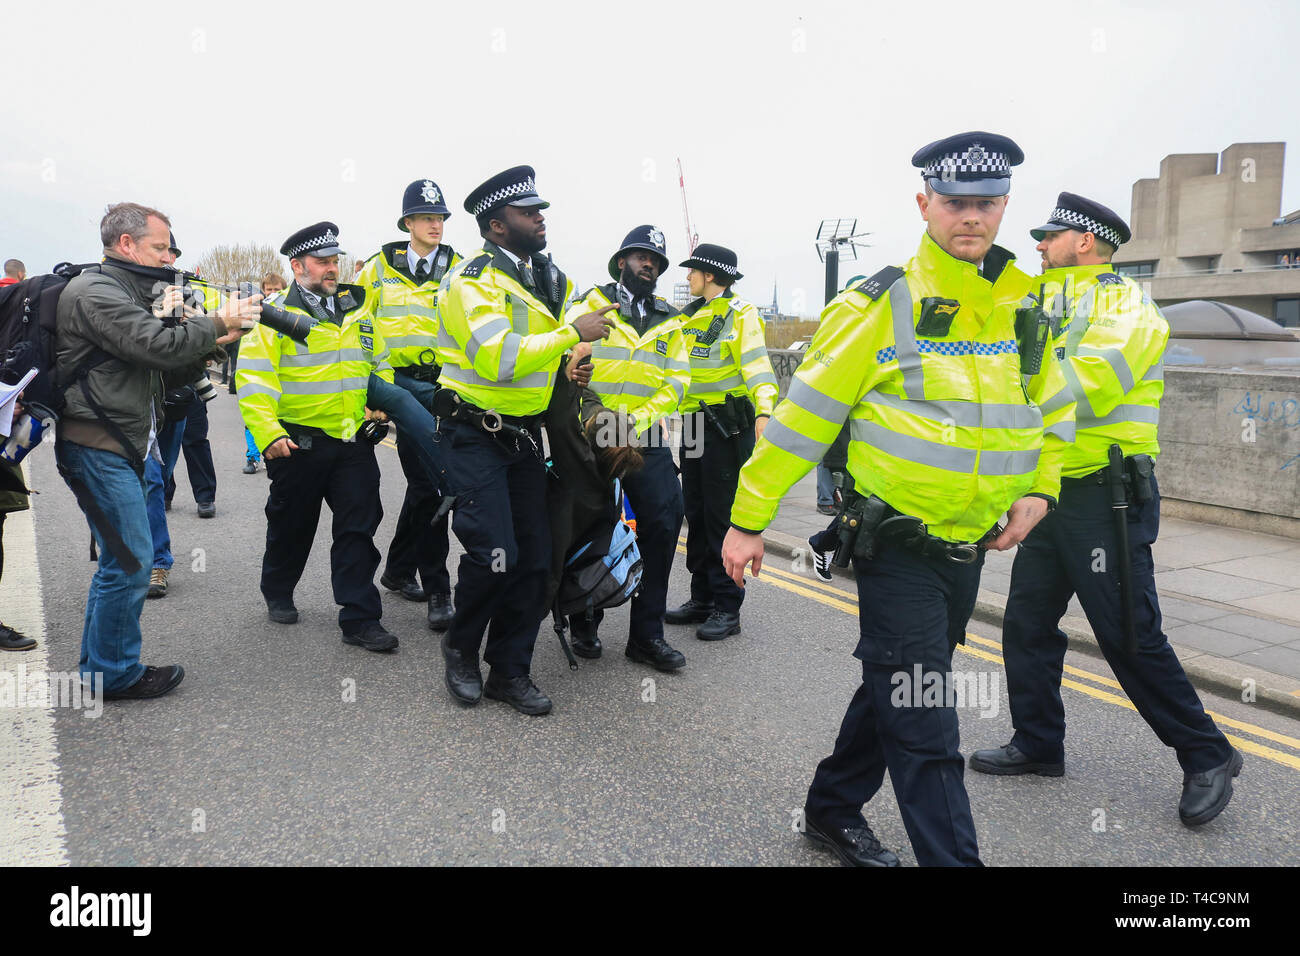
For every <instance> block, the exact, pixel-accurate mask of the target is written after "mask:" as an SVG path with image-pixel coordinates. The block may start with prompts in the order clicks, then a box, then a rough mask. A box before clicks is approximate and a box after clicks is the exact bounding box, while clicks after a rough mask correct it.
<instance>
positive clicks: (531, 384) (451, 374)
mask: <svg viewBox="0 0 1300 956" xmlns="http://www.w3.org/2000/svg"><path fill="white" fill-rule="evenodd" d="M440 377H441V378H444V379H447V380H448V381H451V382H460V383H461V384H462V385H486V386H488V387H489V388H545V387H546V386H547V384H548V383H549V382H550V380H551V375H550V373H549V372H546V371H541V372H533V374H531V375H525V376H524V377H523V378H521V379H520V380H519V381H517V382H508V381H507V382H494V381H491V380H489V379H486V378H484V377H483V376H481V375H479V374H478V373H477V372H475V371H474V370H473V369H472V368H461V367H460V366H459V365H444V366H443V367H442V374H441V376H440Z"/></svg>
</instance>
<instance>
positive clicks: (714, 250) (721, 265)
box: [678, 242, 745, 280]
mask: <svg viewBox="0 0 1300 956" xmlns="http://www.w3.org/2000/svg"><path fill="white" fill-rule="evenodd" d="M678 265H682V266H685V267H686V268H687V269H699V270H700V271H701V272H710V273H712V274H713V275H715V276H726V277H727V278H728V279H733V280H734V279H743V278H745V275H744V273H742V272H740V271H738V270H737V269H736V254H735V253H734V252H732V251H731V250H730V249H728V248H727V247H726V246H715V245H714V244H713V243H711V242H701V243H700V244H699V245H698V246H696V247H695V251H694V252H692V253H691V257H690V258H689V259H687V260H686V261H685V262H681V263H678Z"/></svg>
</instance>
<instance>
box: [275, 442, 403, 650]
mask: <svg viewBox="0 0 1300 956" xmlns="http://www.w3.org/2000/svg"><path fill="white" fill-rule="evenodd" d="M288 431H289V436H290V437H291V438H292V439H293V441H294V442H295V443H296V444H298V445H299V448H298V450H297V451H295V452H292V453H291V454H290V455H289V457H288V458H267V459H266V474H267V477H269V478H270V479H271V493H270V496H269V497H268V498H267V501H266V554H265V555H264V556H263V558H262V594H263V595H264V596H265V597H266V600H267V601H268V602H272V601H290V600H292V599H293V589H294V588H295V587H296V586H297V584H298V579H299V578H301V577H302V571H303V568H304V567H306V566H307V556H308V555H309V554H310V553H311V547H312V542H313V541H314V540H315V538H316V525H317V523H318V522H319V521H320V506H321V502H322V501H323V502H325V503H326V504H328V505H329V507H330V512H331V513H332V514H333V529H332V530H333V536H334V543H333V544H332V545H331V546H330V582H331V584H333V586H334V601H335V603H337V604H338V605H339V627H340V628H342V629H343V632H344V633H345V634H354V633H357V632H359V631H361V630H363V629H364V627H365V625H366V624H369V623H372V622H376V621H378V620H379V619H380V617H381V616H382V614H383V608H382V606H381V605H380V603H379V590H378V589H377V588H376V587H375V569H376V568H378V567H379V549H378V548H376V547H375V542H374V537H375V531H376V530H378V528H379V522H380V520H381V519H382V518H383V516H384V509H383V506H382V505H381V504H380V502H379V465H378V464H377V463H376V461H375V446H374V445H371V444H370V443H369V442H365V441H360V440H358V441H340V440H339V439H337V438H330V437H329V436H328V435H323V434H320V433H319V432H313V433H312V437H311V448H310V449H304V448H302V447H301V446H302V441H300V439H299V434H298V432H297V430H295V429H294V427H293V426H292V425H290V426H289V428H288Z"/></svg>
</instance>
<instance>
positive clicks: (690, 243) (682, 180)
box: [677, 156, 700, 255]
mask: <svg viewBox="0 0 1300 956" xmlns="http://www.w3.org/2000/svg"><path fill="white" fill-rule="evenodd" d="M677 185H679V186H681V188H682V218H683V219H685V220H686V247H687V248H686V254H687V255H690V254H691V253H693V252H694V251H695V246H696V245H697V244H698V243H699V241H700V234H699V233H698V232H696V231H695V230H694V229H692V228H691V211H690V209H689V208H687V206H686V174H685V173H684V172H682V158H681V157H680V156H678V157H677Z"/></svg>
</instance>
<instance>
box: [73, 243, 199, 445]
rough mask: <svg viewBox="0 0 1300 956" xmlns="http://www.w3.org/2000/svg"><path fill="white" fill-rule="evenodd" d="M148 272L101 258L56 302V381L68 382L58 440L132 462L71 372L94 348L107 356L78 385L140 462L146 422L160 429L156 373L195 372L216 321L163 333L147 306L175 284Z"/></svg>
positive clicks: (155, 271) (193, 320) (189, 322)
mask: <svg viewBox="0 0 1300 956" xmlns="http://www.w3.org/2000/svg"><path fill="white" fill-rule="evenodd" d="M148 272H149V274H148V275H142V274H139V273H137V272H134V271H131V270H128V269H125V268H122V267H120V266H117V265H114V260H113V259H112V258H109V259H106V260H105V262H104V263H103V265H102V266H100V267H99V268H98V269H93V268H92V269H88V270H86V271H85V272H82V273H81V274H80V275H79V276H77V277H76V278H74V279H73V280H72V281H71V282H69V283H68V285H67V288H65V289H64V290H63V293H62V295H60V296H59V308H58V314H57V323H58V324H57V335H56V358H57V365H56V375H57V376H58V381H59V382H60V383H64V382H69V383H71V384H69V385H68V388H67V390H66V392H65V393H64V395H65V397H66V399H67V405H66V406H65V408H64V410H63V414H62V417H61V419H60V421H59V427H58V437H59V439H60V440H64V441H71V442H75V443H76V444H78V445H86V446H89V447H91V448H100V449H103V450H105V451H111V452H114V453H115V454H118V455H121V456H122V457H123V458H126V459H127V460H131V458H132V455H130V454H129V453H127V452H126V450H125V449H124V448H123V447H122V445H121V444H120V443H119V442H118V441H117V440H116V439H115V438H113V436H112V434H111V432H110V431H109V430H108V429H107V428H105V427H104V425H102V424H101V423H100V421H99V419H98V418H97V416H96V415H95V413H94V411H92V409H91V407H90V405H89V404H88V403H87V401H86V397H85V395H84V394H83V393H82V390H81V386H80V385H79V384H78V383H77V382H76V381H75V379H74V373H75V372H76V370H77V369H78V368H80V367H81V366H82V365H84V364H86V363H87V362H90V361H93V360H94V359H95V358H96V357H97V355H98V350H101V349H102V350H103V351H104V352H107V353H108V354H109V356H110V357H109V358H108V359H106V360H105V361H103V362H101V363H100V364H98V365H96V366H95V367H94V368H92V369H91V370H90V373H89V375H88V377H87V379H86V385H87V387H88V389H89V391H90V394H91V396H92V397H93V398H94V400H95V402H96V403H98V405H99V406H100V408H102V409H103V410H104V412H105V413H106V415H107V417H108V418H109V419H110V420H111V421H112V422H113V423H114V424H115V425H117V427H118V428H119V429H121V431H122V432H123V433H124V434H125V435H126V437H127V438H128V439H129V440H130V442H131V444H132V446H134V451H135V455H136V456H138V458H139V460H141V461H143V459H144V457H145V453H146V450H147V446H148V442H149V428H150V424H151V423H152V422H156V423H157V427H158V428H161V427H162V423H163V413H162V373H163V372H164V371H168V370H172V369H176V368H179V367H182V366H185V365H191V364H196V363H197V364H199V365H200V366H201V364H202V360H203V358H204V356H206V355H208V354H209V353H211V352H212V351H213V350H214V348H215V347H216V340H217V336H218V335H219V334H221V333H220V329H221V326H220V325H218V324H215V323H219V322H220V320H219V319H218V320H215V322H214V320H213V319H211V318H209V317H208V316H197V317H195V318H191V319H187V320H186V321H184V322H179V323H177V324H176V325H174V326H172V327H170V328H169V327H168V326H167V325H165V324H164V323H163V321H162V320H161V319H159V318H157V317H156V316H155V315H154V314H153V312H152V306H153V302H154V301H155V300H156V299H157V298H158V297H159V296H160V295H161V294H162V290H163V288H164V287H165V286H167V285H170V284H174V282H175V279H174V278H171V279H168V278H166V277H168V276H172V277H174V275H175V274H174V273H171V272H170V270H165V269H152V270H148ZM151 409H152V414H151Z"/></svg>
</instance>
